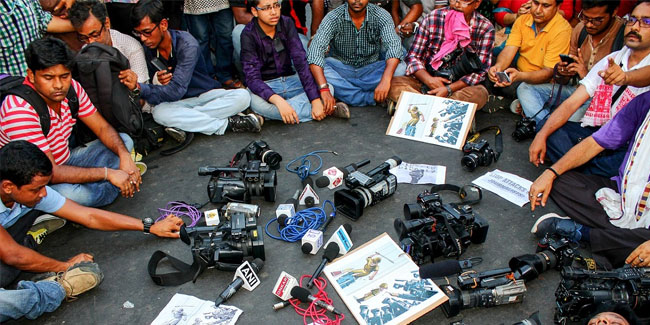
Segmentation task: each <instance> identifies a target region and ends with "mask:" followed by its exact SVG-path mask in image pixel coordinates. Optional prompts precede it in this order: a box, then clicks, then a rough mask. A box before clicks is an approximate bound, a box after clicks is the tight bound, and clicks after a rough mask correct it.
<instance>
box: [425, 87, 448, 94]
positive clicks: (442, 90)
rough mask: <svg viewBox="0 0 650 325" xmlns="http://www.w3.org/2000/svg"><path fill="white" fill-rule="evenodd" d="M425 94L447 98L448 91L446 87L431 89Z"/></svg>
mask: <svg viewBox="0 0 650 325" xmlns="http://www.w3.org/2000/svg"><path fill="white" fill-rule="evenodd" d="M427 94H429V95H434V96H438V97H448V96H449V91H448V90H447V87H444V86H443V87H438V88H436V89H431V90H429V91H427Z"/></svg>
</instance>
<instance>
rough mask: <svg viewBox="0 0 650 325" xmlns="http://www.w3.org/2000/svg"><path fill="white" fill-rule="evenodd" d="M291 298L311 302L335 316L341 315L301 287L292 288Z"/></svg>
mask: <svg viewBox="0 0 650 325" xmlns="http://www.w3.org/2000/svg"><path fill="white" fill-rule="evenodd" d="M291 296H293V297H294V298H296V299H298V300H300V301H302V302H313V303H314V304H315V305H316V306H318V307H321V308H325V309H327V310H329V311H331V312H333V313H334V314H336V315H341V312H340V311H338V310H336V308H334V306H332V305H328V304H327V303H326V302H324V301H322V300H319V299H318V298H316V297H314V296H312V295H311V294H310V292H309V290H307V289H305V288H303V287H293V289H291Z"/></svg>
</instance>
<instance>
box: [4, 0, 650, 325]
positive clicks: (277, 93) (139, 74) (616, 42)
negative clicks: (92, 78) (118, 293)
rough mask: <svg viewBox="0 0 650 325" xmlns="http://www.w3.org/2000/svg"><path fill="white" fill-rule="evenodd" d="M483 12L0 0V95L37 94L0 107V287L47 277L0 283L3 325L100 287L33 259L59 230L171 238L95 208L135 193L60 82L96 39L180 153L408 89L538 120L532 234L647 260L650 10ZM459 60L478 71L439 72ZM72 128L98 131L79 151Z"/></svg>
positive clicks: (627, 6) (172, 230)
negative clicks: (209, 140) (114, 54)
mask: <svg viewBox="0 0 650 325" xmlns="http://www.w3.org/2000/svg"><path fill="white" fill-rule="evenodd" d="M490 1H491V2H490V3H488V0H449V1H439V0H436V1H433V0H401V1H400V0H377V1H376V0H312V1H298V0H246V1H241V0H215V1H204V0H185V1H184V2H183V7H182V9H181V8H179V7H177V6H175V5H172V2H163V1H161V0H105V1H100V0H76V1H75V0H41V1H35V0H0V23H1V24H2V28H0V78H2V79H0V85H1V84H2V80H9V78H13V79H15V78H16V77H19V78H20V80H19V81H21V82H22V84H20V85H19V86H20V87H23V88H22V89H23V90H24V89H31V90H32V92H33V93H35V94H36V95H38V96H37V99H36V101H37V102H38V103H37V102H35V100H34V99H33V98H31V99H30V98H23V97H21V95H20V93H14V92H11V93H7V94H3V97H2V102H1V106H0V196H1V197H2V203H3V205H2V206H0V226H1V227H0V242H1V243H2V245H0V268H2V270H1V273H0V274H1V275H2V277H1V282H2V286H3V288H4V287H7V286H8V285H9V284H11V283H12V282H13V281H14V280H15V279H16V277H17V275H18V274H19V273H20V272H21V271H31V272H59V273H58V274H57V275H55V276H53V277H49V278H47V279H45V280H42V281H37V282H32V281H21V282H19V283H18V286H17V287H16V286H14V287H12V290H0V302H6V301H18V303H13V304H6V303H0V322H2V321H5V320H7V319H12V318H14V319H16V318H20V317H23V316H24V317H27V318H30V319H33V318H36V317H38V316H39V315H41V314H42V313H44V312H50V311H52V310H54V309H56V308H57V307H58V306H59V304H60V303H61V301H62V300H63V299H64V298H65V297H74V296H76V295H78V294H80V293H82V292H85V291H87V290H90V289H92V288H93V287H95V286H96V285H98V284H99V283H100V282H101V279H102V274H101V271H100V270H99V267H98V266H97V265H96V264H94V263H92V256H90V255H88V254H79V255H77V256H75V257H73V258H71V259H69V260H68V261H58V260H55V259H51V258H49V257H46V256H43V255H40V254H38V253H36V252H35V251H34V250H33V248H34V247H35V246H36V245H38V243H40V241H41V240H42V238H43V236H44V235H45V234H47V233H51V232H52V231H54V230H56V229H58V228H60V227H62V226H63V225H64V224H65V220H72V221H74V222H77V223H80V224H82V225H85V226H87V227H90V228H95V229H100V230H140V231H144V232H146V233H149V232H151V233H155V234H157V235H158V236H161V237H178V233H177V231H178V227H179V226H180V224H181V223H182V221H181V220H180V219H176V218H168V219H165V220H166V221H165V222H164V223H156V224H155V225H154V224H153V222H152V221H151V220H138V219H134V218H131V217H128V216H124V215H118V214H115V213H111V212H108V211H105V210H100V209H97V207H102V206H105V205H108V204H110V203H112V202H113V201H114V200H115V199H116V198H117V196H119V195H120V194H121V195H122V196H123V197H127V198H130V197H134V196H137V192H138V191H139V189H140V186H142V175H141V173H142V172H143V170H142V169H141V168H139V166H138V164H136V161H135V160H137V159H136V158H135V157H136V155H133V154H132V152H133V151H134V148H133V147H134V141H133V139H132V138H131V137H130V136H129V135H128V134H126V133H121V132H118V131H116V129H115V128H114V127H113V126H112V125H111V124H110V123H108V122H107V119H106V118H105V117H104V116H102V114H101V113H100V111H99V110H98V109H96V108H95V107H96V106H98V105H99V103H94V102H92V101H91V99H90V97H89V96H88V95H87V93H86V90H85V89H84V87H83V86H82V85H81V84H80V83H79V82H77V81H76V80H74V79H73V77H72V75H73V66H74V64H73V62H74V60H75V56H74V55H75V53H74V52H75V51H79V50H80V49H81V48H82V47H83V46H87V45H88V44H91V43H100V44H103V45H105V46H108V47H114V48H116V49H117V50H118V51H119V53H121V54H122V55H123V56H124V57H126V58H127V59H128V61H129V64H130V67H129V68H128V69H124V70H122V71H120V72H119V74H118V75H117V76H116V78H117V79H118V80H119V83H121V84H123V85H124V87H126V88H127V91H128V92H129V94H130V95H133V96H134V97H133V98H138V99H139V101H138V103H139V105H140V107H141V108H142V110H143V111H144V112H150V113H151V115H152V117H153V120H155V122H156V123H158V124H159V125H161V126H162V127H163V128H164V130H165V132H167V133H168V134H169V135H170V136H171V137H172V138H173V139H175V140H176V141H178V142H179V143H180V144H181V145H180V146H179V147H178V148H179V149H177V150H176V151H180V150H182V148H185V147H187V146H188V145H190V143H191V141H192V139H193V137H194V134H195V133H202V134H204V135H208V136H210V135H223V134H224V133H226V132H229V131H230V132H260V131H261V129H262V126H263V124H264V122H265V120H267V121H268V120H278V121H282V123H285V124H298V123H303V122H310V121H312V122H311V123H318V122H315V121H320V120H323V119H325V118H327V117H328V116H333V117H337V118H341V119H349V118H350V117H351V115H354V107H359V106H380V107H385V108H387V109H388V112H389V113H392V112H393V111H394V106H395V103H396V102H397V101H398V100H399V98H400V95H401V94H402V92H404V91H409V92H416V93H423V94H429V95H433V96H438V97H445V98H451V99H456V100H461V101H467V102H471V103H474V104H475V105H476V107H477V110H481V109H485V110H486V111H487V112H490V113H492V112H495V111H497V110H499V109H503V108H509V110H511V111H512V112H513V113H515V114H517V115H520V116H525V117H530V118H532V119H533V120H534V121H535V122H536V131H537V132H536V135H535V137H534V139H533V141H532V142H531V144H530V147H529V152H528V153H529V161H530V163H532V164H534V165H535V166H542V165H543V166H545V167H546V169H545V170H544V172H543V173H541V175H540V176H539V178H538V179H537V180H535V182H534V183H533V185H532V186H531V188H530V191H529V194H530V201H531V208H532V209H533V210H534V209H535V208H536V207H537V206H539V205H546V202H547V200H548V198H552V199H553V200H554V201H555V202H556V204H557V205H558V206H559V207H560V208H561V210H562V211H561V212H560V211H558V213H557V214H556V213H553V214H546V215H544V216H542V217H540V218H539V219H538V220H537V221H536V222H535V224H534V225H533V228H532V230H531V231H532V232H533V233H535V234H536V235H538V236H543V235H545V234H548V233H557V234H560V235H562V236H565V237H567V238H570V239H571V240H573V241H575V242H588V243H590V244H591V249H592V252H593V253H594V257H595V260H596V261H597V262H598V263H599V265H600V266H602V267H604V268H612V267H620V266H622V265H624V264H629V265H631V266H633V267H648V266H650V216H649V214H650V213H648V211H647V209H646V201H647V199H648V193H650V165H647V164H646V160H645V158H650V136H649V137H648V138H645V135H646V132H647V131H648V125H650V113H649V111H650V94H649V93H647V91H648V90H650V88H649V87H650V67H648V66H650V56H649V54H650V2H647V1H633V0H621V1H618V0H614V1H606V0H578V1H574V0H527V1H525V0H501V1H496V0H490ZM486 5H490V6H493V5H496V9H494V11H493V12H492V13H491V14H493V15H489V16H490V17H486V16H485V15H483V14H481V12H484V10H483V11H482V10H481V9H482V8H485V6H486ZM307 6H309V7H310V8H307ZM310 14H311V17H308V15H310ZM308 21H311V25H310V26H307V22H308ZM71 35H73V36H74V37H70V36H71ZM497 43H499V44H497ZM497 47H498V48H499V49H498V51H495V48H497ZM468 60H474V61H473V62H476V65H477V67H475V68H474V70H472V71H464V75H453V76H452V75H450V74H448V73H445V71H448V70H449V69H451V68H452V67H454V66H456V65H458V63H459V62H462V61H468ZM161 65H162V67H161ZM504 76H505V77H504ZM5 78H6V79H5ZM17 87H18V86H17ZM40 105H44V107H45V106H46V107H47V109H46V110H47V111H48V113H49V120H50V123H49V124H47V123H46V122H44V119H43V116H42V114H40V113H39V111H38V109H37V106H40ZM484 117H485V118H489V115H484V114H482V115H481V118H484ZM314 120H315V121H314ZM43 123H46V124H47V125H44V124H43ZM76 124H83V125H85V126H86V127H87V128H88V129H89V130H90V131H91V132H92V133H93V134H94V135H95V137H96V139H95V140H94V141H92V142H89V143H86V144H85V145H79V144H78V143H76V142H77V141H76V139H75V134H74V132H73V130H74V127H75V125H76ZM646 140H647V141H646ZM176 151H174V152H176ZM645 154H648V157H646V156H645ZM49 214H53V215H55V216H57V217H59V218H57V217H54V216H51V215H49Z"/></svg>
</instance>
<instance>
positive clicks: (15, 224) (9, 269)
mask: <svg viewBox="0 0 650 325" xmlns="http://www.w3.org/2000/svg"><path fill="white" fill-rule="evenodd" d="M52 165H53V164H52V162H51V161H50V159H48V157H47V155H45V153H43V152H42V151H41V150H40V149H39V148H38V147H36V146H35V145H33V144H31V143H29V142H27V141H21V140H19V141H12V142H10V143H8V144H7V145H5V146H4V147H3V148H2V149H0V198H1V199H2V206H0V210H1V211H0V286H1V287H2V288H4V287H6V286H7V285H9V284H10V283H12V282H13V281H14V280H16V278H17V277H18V275H19V274H20V273H21V271H26V272H34V273H43V272H57V273H58V274H56V275H52V276H51V277H48V278H45V279H44V280H42V281H39V282H32V281H20V282H18V287H17V289H16V290H4V289H2V290H0V322H5V321H7V320H9V319H18V318H20V317H23V316H25V317H27V318H29V319H35V318H37V317H38V316H40V315H41V314H43V313H45V312H51V311H54V310H55V309H56V308H58V307H59V305H60V304H61V302H62V301H63V298H72V297H76V296H77V295H79V294H81V293H83V292H86V291H88V290H90V289H92V288H94V287H95V286H97V285H99V283H100V282H101V281H102V279H103V275H102V273H101V272H100V271H99V267H98V266H97V264H95V263H92V262H93V257H92V255H90V254H86V253H81V254H77V255H75V256H73V257H71V258H70V259H68V260H67V261H59V260H56V259H53V258H50V257H47V256H44V255H41V254H39V253H38V252H36V251H34V250H33V248H34V247H35V246H36V243H35V240H34V238H33V237H32V236H30V235H28V230H29V229H30V226H32V224H33V223H34V220H36V218H37V217H38V216H39V215H40V214H41V213H43V212H46V213H52V214H54V215H56V216H59V217H61V218H63V219H66V220H70V221H72V222H75V223H78V224H80V225H83V226H85V227H88V228H91V229H97V230H106V231H115V230H133V231H144V232H145V233H152V234H155V235H156V236H159V237H170V238H178V237H179V234H178V231H179V230H180V226H181V225H182V224H183V221H182V220H181V219H180V218H178V217H175V216H169V217H167V218H165V219H163V220H161V221H160V222H157V223H153V220H151V219H145V220H144V221H141V220H138V219H135V218H131V217H128V216H125V215H122V214H117V213H113V212H108V211H104V210H99V209H93V208H87V207H84V206H80V205H78V204H76V203H74V202H73V201H71V200H67V199H66V198H64V197H63V196H61V195H60V194H59V193H57V192H56V191H55V190H53V189H52V188H50V187H49V186H47V184H48V183H49V182H50V180H51V178H52V173H53V168H52ZM54 222H56V223H58V225H55V224H52V223H50V224H49V226H50V231H51V230H53V229H55V228H58V227H61V226H62V223H64V222H63V220H54ZM39 225H42V224H38V225H36V226H35V227H38V226H39Z"/></svg>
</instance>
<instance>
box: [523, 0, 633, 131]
mask: <svg viewBox="0 0 650 325" xmlns="http://www.w3.org/2000/svg"><path fill="white" fill-rule="evenodd" d="M618 5H619V1H610V0H583V1H582V11H581V12H580V13H579V14H578V18H579V19H580V23H579V24H578V25H576V27H574V28H573V32H572V34H571V43H570V47H569V57H570V58H571V59H570V60H571V61H562V62H560V66H559V68H558V71H557V73H558V74H559V75H560V76H562V77H565V78H574V77H575V78H574V79H573V80H576V81H577V80H580V79H582V78H584V77H585V76H587V73H588V72H589V70H591V68H592V67H593V66H594V64H596V62H598V61H600V60H601V59H602V58H604V57H605V56H606V55H608V54H610V53H612V52H614V51H618V50H620V49H621V47H622V46H623V36H624V34H623V32H624V27H625V26H624V22H623V19H622V18H620V17H618V16H616V10H617V8H618ZM614 43H616V44H614ZM573 80H572V82H571V83H569V84H566V85H563V86H562V89H561V93H558V92H559V91H560V87H559V85H557V84H551V83H544V84H537V85H534V84H529V83H525V82H524V83H522V84H521V85H520V86H519V88H517V97H518V98H519V100H520V102H521V108H522V109H523V112H524V115H526V116H528V117H533V118H534V119H535V121H536V122H537V123H538V124H539V123H540V122H541V121H542V120H543V119H544V118H545V117H546V116H548V114H550V110H551V109H553V108H555V107H550V106H549V105H548V104H547V106H544V104H545V103H546V102H547V101H549V98H552V101H553V103H555V102H557V104H559V103H561V102H563V101H564V100H566V99H567V98H569V96H571V94H573V92H574V91H575V90H576V88H577V86H576V85H575V84H574V83H573ZM551 92H552V93H551ZM590 102H591V100H590V99H589V100H587V101H586V102H585V103H584V104H582V106H581V107H580V108H579V109H578V110H577V111H576V112H575V113H574V114H573V115H572V116H571V118H569V121H571V122H579V121H580V119H581V118H582V115H584V113H585V111H586V110H587V107H589V103H590ZM557 104H556V106H557ZM540 110H541V112H540Z"/></svg>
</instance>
